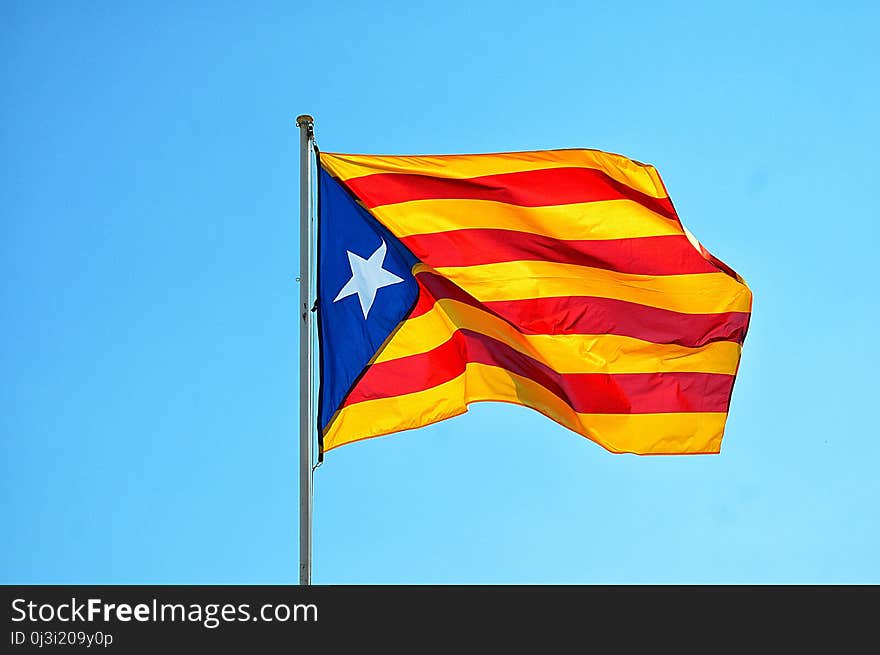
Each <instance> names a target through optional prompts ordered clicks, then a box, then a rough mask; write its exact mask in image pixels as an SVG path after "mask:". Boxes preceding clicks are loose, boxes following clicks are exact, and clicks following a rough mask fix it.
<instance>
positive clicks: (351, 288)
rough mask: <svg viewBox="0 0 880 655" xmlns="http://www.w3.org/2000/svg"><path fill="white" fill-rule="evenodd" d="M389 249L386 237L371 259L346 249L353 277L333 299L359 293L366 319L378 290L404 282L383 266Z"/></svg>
mask: <svg viewBox="0 0 880 655" xmlns="http://www.w3.org/2000/svg"><path fill="white" fill-rule="evenodd" d="M387 250H388V248H387V246H386V245H385V240H384V239H383V240H382V245H380V246H379V247H378V248H376V252H374V253H373V254H372V255H370V258H369V259H364V258H363V257H361V256H360V255H356V254H354V253H353V252H352V251H350V250H346V252H347V253H348V264H349V266H351V279H350V280H349V281H348V282H346V283H345V286H344V287H342V289H340V290H339V295H338V296H336V297H335V298H334V299H333V302H339V301H340V300H342V299H343V298H348V297H349V296H353V295H354V294H357V297H358V300H359V301H360V303H361V311H362V312H363V313H364V319H366V318H367V315H369V313H370V309H371V308H372V307H373V301H374V300H375V299H376V292H377V291H378V290H379V289H381V288H382V287H387V286H391V285H392V284H399V283H400V282H403V278H399V277H397V276H396V275H395V274H394V273H392V272H391V271H389V270H386V269H384V268H382V264H384V263H385V252H386V251H387Z"/></svg>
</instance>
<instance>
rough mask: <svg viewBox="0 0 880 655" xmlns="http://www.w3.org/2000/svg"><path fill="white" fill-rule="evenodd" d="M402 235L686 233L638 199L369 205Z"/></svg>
mask: <svg viewBox="0 0 880 655" xmlns="http://www.w3.org/2000/svg"><path fill="white" fill-rule="evenodd" d="M369 211H370V213H371V214H373V216H375V217H376V218H377V219H379V221H380V222H381V223H382V224H384V225H385V226H386V227H387V228H388V229H389V230H391V232H392V233H394V234H395V235H396V236H398V237H406V236H410V235H413V234H430V233H432V232H445V231H447V230H462V229H465V228H497V229H503V230H515V231H518V232H528V233H530V234H541V235H544V236H547V237H552V238H554V239H572V240H574V239H621V238H632V237H656V236H665V235H668V234H684V230H683V229H682V227H681V225H680V224H679V223H677V222H676V221H672V220H670V219H668V218H664V217H663V216H660V214H655V213H654V212H652V211H651V210H650V209H648V208H647V207H645V206H644V205H640V204H639V203H637V202H635V201H634V200H602V201H598V202H582V203H574V204H570V205H549V206H547V207H519V206H517V205H508V204H507V203H503V202H495V201H494V200H460V199H441V200H436V199H432V200H411V201H409V202H401V203H397V204H395V205H382V206H381V207H373V208H371V209H370V210H369Z"/></svg>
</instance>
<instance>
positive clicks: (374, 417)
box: [324, 363, 727, 455]
mask: <svg viewBox="0 0 880 655" xmlns="http://www.w3.org/2000/svg"><path fill="white" fill-rule="evenodd" d="M487 400H495V401H502V402H509V403H514V404H517V405H524V406H526V407H531V408H532V409H535V410H537V411H539V412H541V413H542V414H544V415H545V416H547V417H549V418H551V419H553V420H554V421H556V422H557V423H560V424H561V425H563V426H565V427H567V428H569V429H571V430H574V431H575V432H577V433H578V434H581V435H583V436H585V437H587V438H589V439H592V440H593V441H595V442H596V443H597V444H599V445H600V446H603V447H604V448H606V449H608V450H610V451H611V452H615V453H637V454H642V455H648V454H685V453H716V452H718V451H719V450H720V447H721V438H722V436H723V433H724V422H725V419H726V418H727V414H725V413H723V412H700V413H670V414H580V413H577V412H575V411H574V410H572V409H571V408H570V407H569V406H568V405H566V404H565V403H564V402H563V401H562V400H560V399H559V398H558V397H557V396H555V395H553V394H552V393H550V392H549V391H547V390H546V389H545V388H544V387H542V386H541V385H539V384H537V383H536V382H534V381H533V380H529V379H528V378H524V377H521V376H519V375H515V374H513V373H511V372H509V371H505V370H504V369H501V368H497V367H494V366H486V365H485V364H475V363H470V364H468V365H467V370H466V371H465V372H464V373H462V374H461V375H460V376H459V377H457V378H455V379H453V380H450V381H449V382H446V383H444V384H441V385H438V386H436V387H433V388H431V389H427V390H425V391H418V392H416V393H411V394H406V395H403V396H395V397H393V398H382V399H379V400H367V401H364V402H361V403H356V404H354V405H350V406H348V407H344V408H343V409H342V410H341V411H340V412H338V413H337V415H336V417H335V418H334V420H333V421H332V423H331V424H330V426H329V428H328V430H327V431H326V432H325V435H324V450H332V449H333V448H336V447H338V446H342V445H344V444H346V443H351V442H354V441H360V440H362V439H369V438H370V437H376V436H381V435H383V434H389V433H391V432H398V431H401V430H410V429H413V428H418V427H422V426H425V425H429V424H431V423H435V422H437V421H441V420H443V419H447V418H451V417H453V416H457V415H459V414H462V413H464V412H466V411H467V406H468V404H470V403H474V402H481V401H487Z"/></svg>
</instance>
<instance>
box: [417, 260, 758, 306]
mask: <svg viewBox="0 0 880 655" xmlns="http://www.w3.org/2000/svg"><path fill="white" fill-rule="evenodd" d="M413 270H414V271H415V272H418V271H420V270H432V269H430V268H428V267H427V266H425V265H424V264H418V265H416V266H415V267H414V268H413ZM433 270H435V271H436V272H437V273H439V274H440V275H443V276H444V277H446V278H448V279H449V280H451V281H452V282H453V283H455V284H457V285H458V286H459V287H461V288H462V289H464V290H465V291H466V292H467V293H469V294H470V295H472V296H474V297H475V298H476V299H477V300H479V301H480V302H491V301H495V300H522V299H525V298H558V297H566V296H596V297H599V298H615V299H618V300H625V301H628V302H634V303H639V304H642V305H648V306H650V307H659V308H661V309H669V310H672V311H676V312H683V313H686V314H714V313H719V312H748V311H750V308H751V292H750V291H749V289H748V287H746V286H744V285H743V284H740V283H739V282H737V281H736V280H735V279H733V278H732V277H730V276H729V275H726V274H725V273H721V272H718V273H691V274H687V275H633V274H631V273H618V272H617V271H608V270H605V269H601V268H592V267H589V266H577V265H575V264H560V263H557V262H543V261H534V262H533V261H515V262H501V263H496V264H481V265H480V266H457V267H441V268H437V269H433Z"/></svg>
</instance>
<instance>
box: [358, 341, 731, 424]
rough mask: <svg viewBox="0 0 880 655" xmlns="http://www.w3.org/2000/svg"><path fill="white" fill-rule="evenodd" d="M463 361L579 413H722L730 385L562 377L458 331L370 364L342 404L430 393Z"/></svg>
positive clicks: (721, 379) (724, 378)
mask: <svg viewBox="0 0 880 655" xmlns="http://www.w3.org/2000/svg"><path fill="white" fill-rule="evenodd" d="M468 362H475V363H480V364H488V365H490V366H498V367H500V368H503V369H505V370H507V371H510V372H511V373H515V374H516V375H520V376H522V377H525V378H529V379H531V380H534V381H535V382H536V383H538V384H540V385H541V386H542V387H544V388H545V389H547V390H548V391H550V392H551V393H553V394H554V395H556V396H558V397H559V398H561V399H562V400H564V401H565V402H566V403H567V404H568V405H570V406H571V408H572V409H574V410H575V411H576V412H584V413H600V414H649V413H659V412H726V411H727V409H728V404H729V400H730V392H731V389H732V387H733V380H734V376H732V375H722V374H720V373H616V374H608V373H564V374H563V373H558V372H556V371H555V370H553V369H552V368H550V367H549V366H547V365H546V364H544V363H542V362H540V361H538V360H536V359H533V358H531V357H529V356H528V355H524V354H523V353H521V352H519V351H518V350H515V349H514V348H512V347H510V346H508V345H507V344H505V343H503V342H501V341H498V340H497V339H493V338H491V337H488V336H486V335H484V334H480V333H479V332H472V331H470V330H459V331H457V332H455V333H454V334H453V336H452V338H451V339H450V340H449V341H447V342H446V343H444V344H442V345H440V346H438V347H437V348H435V349H434V350H431V351H429V352H427V353H420V354H418V355H411V356H409V357H401V358H400V359H394V360H390V361H387V362H380V363H378V364H373V365H372V366H371V367H370V368H368V369H367V371H366V373H365V374H364V376H363V378H361V380H360V382H359V383H358V384H357V386H356V387H355V388H354V389H353V390H352V392H351V394H349V396H348V398H347V399H346V401H345V405H352V404H354V403H358V402H362V401H364V400H375V399H378V398H388V397H393V396H399V395H403V394H407V393H413V392H416V391H422V390H424V389H430V388H432V387H435V386H437V385H439V384H443V383H444V382H448V381H449V380H452V379H454V378H456V377H458V376H459V375H461V374H462V373H463V372H464V370H465V365H466V364H467V363H468Z"/></svg>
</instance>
